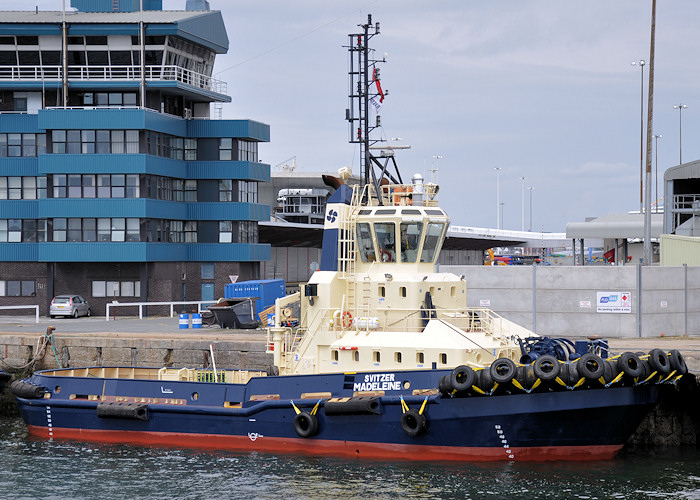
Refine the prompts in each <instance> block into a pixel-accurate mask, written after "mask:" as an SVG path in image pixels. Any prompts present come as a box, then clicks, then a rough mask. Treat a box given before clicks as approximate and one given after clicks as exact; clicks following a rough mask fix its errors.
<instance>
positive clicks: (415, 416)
mask: <svg viewBox="0 0 700 500" xmlns="http://www.w3.org/2000/svg"><path fill="white" fill-rule="evenodd" d="M401 428H402V429H403V431H404V432H405V433H406V434H408V435H409V436H411V437H415V436H417V435H418V434H420V433H422V432H424V431H425V430H426V429H427V428H428V419H426V418H425V415H421V414H420V413H418V410H408V411H407V412H406V413H404V414H403V415H401Z"/></svg>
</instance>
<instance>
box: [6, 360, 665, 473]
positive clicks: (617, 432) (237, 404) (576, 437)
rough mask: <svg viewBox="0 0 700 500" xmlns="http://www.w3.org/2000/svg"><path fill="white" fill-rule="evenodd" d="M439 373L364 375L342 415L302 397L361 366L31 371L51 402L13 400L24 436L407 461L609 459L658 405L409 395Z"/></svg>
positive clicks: (558, 395) (608, 393)
mask: <svg viewBox="0 0 700 500" xmlns="http://www.w3.org/2000/svg"><path fill="white" fill-rule="evenodd" d="M446 373H449V371H446V370H443V371H441V370H434V371H425V370H423V371H408V372H395V373H393V374H390V375H389V376H387V377H386V378H387V379H391V378H395V380H396V381H398V382H400V383H398V384H397V383H396V382H394V381H389V382H382V381H379V382H376V383H375V386H372V385H371V382H370V385H369V387H377V388H378V389H377V390H381V391H383V392H384V394H385V395H382V396H377V397H375V399H374V401H375V403H374V404H375V407H374V408H373V412H367V411H359V412H358V411H354V410H353V409H352V408H348V411H344V410H343V409H342V403H341V409H340V411H338V410H337V409H336V410H335V411H330V408H329V404H328V403H326V401H327V398H328V396H326V398H325V399H324V398H320V399H319V398H318V396H316V397H309V396H308V394H309V393H317V394H318V393H325V394H326V395H327V394H328V393H330V395H332V397H333V398H351V397H352V396H353V392H354V390H356V389H357V388H358V387H360V388H362V387H367V386H366V385H365V386H362V385H360V386H358V385H357V384H358V383H362V382H363V381H364V380H366V379H365V375H368V376H369V375H371V374H362V373H358V374H348V375H345V374H324V375H301V376H283V377H260V378H253V379H251V380H250V381H249V382H248V383H247V384H245V385H243V384H223V383H203V382H181V381H175V382H173V381H155V380H130V379H100V378H76V377H60V376H46V375H43V374H42V373H41V372H39V373H36V374H34V375H33V376H32V377H31V378H30V379H28V380H27V382H30V383H32V384H34V385H37V386H43V387H45V388H47V389H48V390H49V392H48V393H47V394H48V395H49V397H46V396H45V397H43V398H37V399H26V398H21V397H18V398H17V400H18V403H19V407H20V412H21V414H22V417H23V418H24V420H25V422H26V424H27V426H28V428H29V429H30V431H31V432H32V433H33V434H37V435H41V436H45V437H50V438H59V439H60V438H77V439H85V440H95V441H105V442H110V441H111V442H133V443H143V444H161V445H174V446H186V447H203V448H204V447H206V448H218V449H236V450H246V449H254V450H269V451H276V452H305V453H310V454H321V455H339V456H361V457H375V458H388V459H413V460H518V459H524V460H553V459H561V458H566V459H581V460H584V459H598V458H609V457H612V456H614V454H615V453H616V452H617V451H618V450H619V449H620V448H621V447H622V446H623V445H624V443H625V442H626V441H627V439H628V438H629V437H630V436H631V434H632V433H633V432H634V431H635V429H636V428H637V426H638V425H639V423H640V421H641V420H642V419H643V418H644V416H645V415H646V414H647V413H648V412H649V410H650V409H651V408H653V406H654V405H655V404H656V402H657V400H658V395H659V389H660V387H658V386H656V385H640V386H631V387H611V388H602V387H601V388H587V389H586V388H577V389H575V390H560V391H546V392H540V393H535V392H533V393H531V394H524V393H523V394H500V395H498V394H497V395H492V396H484V395H467V396H464V397H449V396H443V395H439V394H434V392H435V391H433V394H429V395H415V394H414V393H413V391H414V390H415V389H419V390H430V389H432V388H434V387H436V386H437V383H438V380H439V377H440V376H441V375H444V374H446ZM357 381H360V382H357ZM57 387H60V392H59V391H57ZM382 387H384V388H385V389H386V388H389V390H385V389H382ZM397 387H398V388H399V389H398V390H396V388H397ZM302 393H305V394H307V397H306V399H301V398H300V396H301V394H302ZM402 400H403V401H404V402H405V404H406V406H405V407H404V406H403V404H402ZM105 402H119V403H120V405H122V406H124V405H126V406H131V407H132V408H134V407H136V406H139V407H140V408H141V409H142V410H143V411H144V412H145V415H141V417H145V418H137V417H135V416H134V415H122V414H119V415H106V416H105V415H104V414H103V415H98V414H99V411H98V404H100V403H105ZM317 404H318V406H317ZM116 406H119V405H116ZM314 407H316V410H315V411H314ZM421 407H423V412H422V413H421V414H422V415H424V417H425V420H426V428H425V429H424V430H423V431H422V432H419V433H418V434H417V435H415V436H412V435H409V434H408V433H407V431H406V429H405V428H404V427H402V416H403V415H404V413H405V412H406V410H407V408H408V409H411V410H412V411H414V412H415V411H419V410H420V409H421ZM297 412H304V413H305V414H307V415H313V416H314V418H315V420H316V423H317V429H316V431H315V432H313V434H312V435H310V436H309V437H301V436H300V435H299V431H298V429H295V417H296V416H297Z"/></svg>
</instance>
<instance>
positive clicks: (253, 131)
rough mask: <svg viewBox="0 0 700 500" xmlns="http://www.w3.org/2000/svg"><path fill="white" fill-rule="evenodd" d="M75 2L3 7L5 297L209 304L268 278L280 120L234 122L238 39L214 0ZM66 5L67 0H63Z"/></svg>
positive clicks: (1, 261) (0, 260) (0, 176)
mask: <svg viewBox="0 0 700 500" xmlns="http://www.w3.org/2000/svg"><path fill="white" fill-rule="evenodd" d="M182 1H183V6H184V5H186V7H187V10H182V11H163V10H162V1H161V0H143V2H142V3H143V8H144V10H143V11H140V1H139V0H128V1H127V0H72V1H71V9H70V10H66V11H61V10H58V11H51V12H48V11H40V10H38V9H36V10H31V11H26V12H2V21H1V22H0V305H5V306H10V305H17V304H28V303H31V304H39V305H40V307H41V313H42V314H46V313H47V307H48V304H49V302H50V301H51V299H52V297H53V296H55V295H58V294H64V293H72V294H80V295H83V296H84V297H85V298H87V299H88V300H89V301H90V305H91V307H92V310H93V313H94V314H98V313H103V312H104V305H105V303H106V302H107V301H112V300H119V301H139V300H140V301H180V300H211V299H215V298H218V297H220V296H221V295H222V293H223V286H224V284H225V283H227V282H230V279H229V277H230V276H234V275H235V276H238V277H239V279H240V280H245V279H257V278H259V277H260V276H259V273H260V263H261V262H262V261H266V260H269V259H270V245H269V244H265V243H260V241H259V233H258V222H259V221H267V220H269V219H270V208H269V206H268V205H265V204H262V203H259V202H258V184H259V183H263V182H267V181H269V180H270V166H269V165H268V164H265V163H263V162H262V161H261V158H259V157H258V144H259V143H260V142H267V141H269V137H270V129H269V126H268V125H266V124H263V123H258V122H255V121H252V120H223V119H218V118H220V116H218V114H219V113H220V104H221V103H226V102H230V101H231V98H230V97H229V96H228V95H227V93H226V84H225V83H224V82H222V81H218V80H216V79H214V78H212V70H213V65H214V60H215V57H216V55H217V54H223V53H226V52H227V51H228V48H229V42H228V37H227V34H226V29H225V27H224V23H223V19H222V16H221V13H220V12H218V11H211V10H209V5H208V3H207V2H206V1H203V0H200V1H194V0H189V1H187V3H186V4H185V0H182ZM56 3H57V4H58V7H59V8H60V3H61V2H60V1H59V0H56Z"/></svg>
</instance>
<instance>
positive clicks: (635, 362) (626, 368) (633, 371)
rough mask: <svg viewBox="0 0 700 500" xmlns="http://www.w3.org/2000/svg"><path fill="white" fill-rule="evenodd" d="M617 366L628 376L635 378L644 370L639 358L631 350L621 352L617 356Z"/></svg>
mask: <svg viewBox="0 0 700 500" xmlns="http://www.w3.org/2000/svg"><path fill="white" fill-rule="evenodd" d="M617 367H618V368H619V369H620V371H621V372H623V373H624V374H625V376H627V377H629V378H637V377H639V376H640V375H641V374H642V373H643V372H644V367H643V366H642V362H641V360H640V359H639V357H637V355H636V354H634V353H632V352H625V353H622V355H620V357H619V358H617Z"/></svg>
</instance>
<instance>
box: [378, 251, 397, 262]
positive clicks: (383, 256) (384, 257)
mask: <svg viewBox="0 0 700 500" xmlns="http://www.w3.org/2000/svg"><path fill="white" fill-rule="evenodd" d="M379 258H380V260H381V261H382V262H393V261H394V257H393V255H391V250H382V249H381V248H380V249H379Z"/></svg>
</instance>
